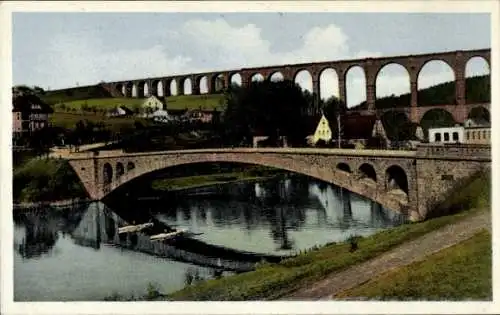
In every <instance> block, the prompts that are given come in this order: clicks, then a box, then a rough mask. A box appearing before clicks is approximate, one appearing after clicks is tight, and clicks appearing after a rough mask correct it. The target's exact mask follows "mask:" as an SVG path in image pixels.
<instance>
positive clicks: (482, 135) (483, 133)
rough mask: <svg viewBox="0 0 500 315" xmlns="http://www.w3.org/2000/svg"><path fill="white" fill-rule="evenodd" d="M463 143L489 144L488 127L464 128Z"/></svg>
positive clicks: (489, 130)
mask: <svg viewBox="0 0 500 315" xmlns="http://www.w3.org/2000/svg"><path fill="white" fill-rule="evenodd" d="M464 143H477V144H491V128H490V126H474V127H465V128H464Z"/></svg>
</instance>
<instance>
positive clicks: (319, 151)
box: [65, 147, 417, 160]
mask: <svg viewBox="0 0 500 315" xmlns="http://www.w3.org/2000/svg"><path fill="white" fill-rule="evenodd" d="M416 152H417V151H416V150H369V149H363V150H357V149H336V148H246V147H235V148H215V149H190V150H168V151H154V152H124V151H123V150H109V151H98V153H97V155H95V153H94V152H72V153H70V154H69V155H67V156H66V157H65V158H66V159H70V160H77V159H88V158H89V157H95V158H104V157H134V156H154V155H178V154H197V153H203V154H206V153H293V154H315V155H339V156H360V157H361V156H365V157H369V156H378V157H399V158H401V157H404V158H415V157H416Z"/></svg>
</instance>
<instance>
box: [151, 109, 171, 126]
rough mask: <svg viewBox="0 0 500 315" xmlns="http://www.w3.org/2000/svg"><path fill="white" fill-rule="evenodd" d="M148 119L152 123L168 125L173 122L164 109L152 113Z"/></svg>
mask: <svg viewBox="0 0 500 315" xmlns="http://www.w3.org/2000/svg"><path fill="white" fill-rule="evenodd" d="M150 117H151V118H152V119H153V121H156V122H161V123H169V122H171V121H172V120H173V118H172V117H171V116H170V115H169V114H168V112H167V111H166V110H164V109H158V110H156V111H154V112H153V113H152V114H151V116H150Z"/></svg>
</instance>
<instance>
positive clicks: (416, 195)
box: [67, 144, 491, 220]
mask: <svg viewBox="0 0 500 315" xmlns="http://www.w3.org/2000/svg"><path fill="white" fill-rule="evenodd" d="M67 158H68V160H69V163H70V165H71V166H72V167H73V169H74V170H75V172H76V174H77V175H78V176H79V178H80V180H81V181H82V183H83V185H84V187H85V188H86V190H87V192H88V193H89V195H90V197H91V198H93V199H97V200H99V199H104V198H106V197H107V196H108V195H110V194H112V193H114V192H115V191H116V190H119V189H121V187H122V186H123V187H125V186H126V185H125V184H127V183H129V182H131V181H133V180H135V179H137V178H140V177H142V176H143V175H147V174H149V173H153V172H155V171H159V170H162V169H165V168H169V167H175V166H178V165H185V164H194V163H214V162H218V163H243V164H255V165H263V166H267V167H273V168H278V169H283V170H287V171H290V172H294V173H300V174H304V175H307V176H310V177H314V178H317V179H320V180H323V181H325V182H328V183H331V184H334V185H336V186H339V187H342V188H345V189H347V190H349V191H351V192H354V193H356V194H358V195H361V196H363V197H366V198H368V199H371V200H373V201H375V202H377V203H379V204H381V205H382V206H384V207H386V208H388V209H392V210H394V211H398V212H400V213H403V214H405V215H408V216H409V217H410V218H411V219H413V220H421V219H423V218H426V217H427V216H428V211H429V210H430V209H434V208H435V205H436V204H438V203H439V202H440V201H442V200H444V199H446V197H447V194H449V192H450V191H451V190H453V189H456V187H457V185H460V184H461V183H463V181H464V180H467V179H468V178H469V177H470V176H473V175H474V174H476V173H477V172H478V171H481V170H482V169H484V168H485V167H488V166H490V165H491V148H490V146H485V145H463V144H457V145H446V146H443V145H429V144H427V145H420V146H418V147H417V149H416V150H414V151H405V150H356V149H333V148H331V149H330V148H325V149H323V148H321V149H318V148H222V149H221V148H218V149H196V150H178V151H161V152H138V153H126V152H123V151H121V150H117V151H101V152H81V153H73V154H71V155H70V156H68V157H67Z"/></svg>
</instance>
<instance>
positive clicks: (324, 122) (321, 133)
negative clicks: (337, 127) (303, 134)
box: [309, 114, 333, 145]
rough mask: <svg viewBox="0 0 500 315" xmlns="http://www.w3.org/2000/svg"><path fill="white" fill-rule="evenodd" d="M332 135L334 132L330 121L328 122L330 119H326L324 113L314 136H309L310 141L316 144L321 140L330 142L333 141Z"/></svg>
mask: <svg viewBox="0 0 500 315" xmlns="http://www.w3.org/2000/svg"><path fill="white" fill-rule="evenodd" d="M332 135H333V133H332V130H331V128H330V123H329V122H328V119H326V117H325V115H324V114H322V115H321V118H320V120H319V122H318V125H317V126H316V131H315V132H314V134H313V135H312V137H310V138H309V139H310V140H309V141H310V143H311V144H314V145H315V144H316V143H318V141H320V140H323V141H324V142H325V143H329V142H331V141H332Z"/></svg>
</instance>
